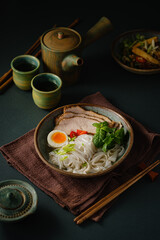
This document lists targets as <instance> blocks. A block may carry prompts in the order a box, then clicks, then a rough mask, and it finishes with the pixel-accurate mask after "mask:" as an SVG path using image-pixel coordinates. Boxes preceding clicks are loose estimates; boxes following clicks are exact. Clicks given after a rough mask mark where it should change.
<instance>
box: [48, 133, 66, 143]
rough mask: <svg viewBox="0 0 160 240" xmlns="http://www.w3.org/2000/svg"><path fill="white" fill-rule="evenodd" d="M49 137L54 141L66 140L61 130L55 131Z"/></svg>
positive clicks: (61, 141)
mask: <svg viewBox="0 0 160 240" xmlns="http://www.w3.org/2000/svg"><path fill="white" fill-rule="evenodd" d="M51 139H52V141H53V142H55V143H63V142H65V141H66V135H65V134H64V133H61V132H55V133H54V134H53V135H52V137H51Z"/></svg>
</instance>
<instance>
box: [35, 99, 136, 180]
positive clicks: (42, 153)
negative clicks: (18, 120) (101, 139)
mask: <svg viewBox="0 0 160 240" xmlns="http://www.w3.org/2000/svg"><path fill="white" fill-rule="evenodd" d="M73 106H79V107H81V108H83V109H84V110H88V111H93V112H95V113H98V114H101V115H104V116H107V117H108V118H110V119H111V120H113V121H115V122H120V123H121V124H122V125H123V128H124V132H125V133H126V135H127V136H128V137H127V140H126V142H125V147H124V152H123V154H122V155H121V156H120V157H119V158H118V159H117V160H116V162H115V163H114V164H113V165H111V166H110V167H108V168H106V169H105V170H103V171H99V172H96V173H86V174H82V173H73V172H67V171H66V170H63V169H60V168H59V167H57V166H56V165H54V164H53V163H51V162H50V161H49V152H50V151H51V148H50V147H49V145H48V142H47V136H48V134H49V133H50V132H51V131H52V130H53V129H54V127H55V119H56V118H57V117H58V116H60V115H61V114H63V110H64V108H66V107H73ZM133 139H134V134H133V129H132V127H131V125H130V123H129V122H128V121H127V120H126V119H125V118H124V117H123V116H122V115H120V114H119V113H117V112H115V111H113V110H111V109H109V108H106V107H101V106H98V105H93V104H86V103H80V104H71V105H66V106H62V107H59V108H57V109H55V110H53V111H51V112H50V113H49V114H47V115H46V116H45V117H44V118H43V119H42V120H41V121H40V122H39V124H38V125H37V127H36V129H35V133H34V145H35V149H36V151H37V153H38V155H39V157H40V159H41V160H42V161H43V162H44V163H45V164H46V165H47V166H49V167H50V168H51V169H53V170H55V171H57V172H58V173H60V174H64V175H69V176H71V177H79V178H89V177H97V176H101V175H103V174H106V173H108V172H110V171H112V170H113V169H115V168H116V167H117V166H119V165H120V164H121V163H122V162H123V161H124V159H125V158H126V157H127V156H128V154H129V152H130V151H131V148H132V145H133Z"/></svg>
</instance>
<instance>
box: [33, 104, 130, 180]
mask: <svg viewBox="0 0 160 240" xmlns="http://www.w3.org/2000/svg"><path fill="white" fill-rule="evenodd" d="M66 106H67V107H68V106H80V107H85V106H89V107H97V108H101V109H104V110H107V111H109V112H112V113H113V114H114V115H115V114H116V115H117V116H118V117H119V118H120V119H122V120H123V121H124V122H125V124H126V126H127V128H128V129H129V133H130V143H129V145H128V148H127V149H126V151H125V153H124V154H123V156H122V157H121V158H120V159H119V160H118V161H117V162H115V163H114V164H113V165H112V167H110V168H108V169H106V170H104V171H101V172H98V173H90V174H78V173H70V172H66V171H64V170H61V169H59V168H56V167H54V165H52V164H51V163H49V162H48V161H47V160H46V159H44V157H43V156H42V154H41V152H40V149H39V146H38V140H37V137H38V133H39V129H40V127H41V125H42V124H43V123H44V121H45V120H46V119H47V118H49V117H50V116H51V115H52V114H53V113H54V112H56V111H59V110H61V109H63V108H64V107H66ZM133 142H134V132H133V128H132V126H131V124H130V123H129V121H128V120H127V119H126V118H125V117H123V116H122V115H121V114H119V113H118V112H116V111H114V110H112V109H110V108H107V107H103V106H100V105H96V104H90V103H77V104H69V105H64V106H61V107H59V108H56V109H54V110H53V111H51V112H50V113H49V114H47V115H46V116H45V117H44V118H42V119H41V121H40V122H39V123H38V125H37V127H36V129H35V132H34V146H35V149H36V152H37V153H38V156H39V157H40V159H41V160H42V161H43V162H44V163H45V164H46V165H47V166H49V167H50V168H52V169H54V170H55V171H57V172H59V173H61V174H63V175H68V176H71V177H77V178H89V177H97V176H101V175H104V174H106V173H108V172H111V171H112V170H113V169H114V168H116V167H117V166H118V165H120V163H122V162H123V161H124V159H126V157H127V156H128V154H129V152H130V151H131V148H132V146H133Z"/></svg>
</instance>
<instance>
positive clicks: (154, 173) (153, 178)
mask: <svg viewBox="0 0 160 240" xmlns="http://www.w3.org/2000/svg"><path fill="white" fill-rule="evenodd" d="M138 167H139V168H140V169H141V170H143V169H145V168H146V167H147V165H146V164H145V163H144V162H141V163H140V164H139V165H138ZM148 176H149V177H150V179H151V181H152V182H153V181H154V180H155V179H156V178H157V177H158V176H159V173H158V172H155V171H150V172H148Z"/></svg>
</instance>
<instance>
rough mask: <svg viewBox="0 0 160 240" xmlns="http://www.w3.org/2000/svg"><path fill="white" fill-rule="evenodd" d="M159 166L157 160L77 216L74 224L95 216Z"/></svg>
mask: <svg viewBox="0 0 160 240" xmlns="http://www.w3.org/2000/svg"><path fill="white" fill-rule="evenodd" d="M158 164H160V160H157V161H156V162H154V163H152V164H151V165H150V166H148V167H146V168H145V169H144V170H142V171H141V172H140V173H138V174H137V175H136V176H134V177H133V178H131V179H130V180H128V181H127V182H125V183H124V184H122V185H121V186H119V187H118V188H116V189H115V190H113V191H112V192H111V193H109V194H108V195H107V196H105V197H104V198H102V199H101V200H99V201H98V202H97V203H95V204H94V205H92V206H91V207H90V208H88V209H87V210H85V211H84V212H82V213H81V214H80V215H79V216H77V217H76V218H75V219H74V222H76V223H77V224H81V223H83V222H84V221H85V220H86V219H88V218H90V217H91V216H92V215H93V214H95V213H96V212H98V211H99V210H100V209H101V208H103V207H104V206H106V205H107V204H108V203H109V202H111V201H112V200H113V199H115V198H116V197H118V196H119V195H120V194H121V193H123V192H124V191H125V190H127V189H128V188H129V187H130V186H132V185H133V184H134V183H136V182H137V181H138V180H139V179H141V178H142V177H143V176H144V175H146V174H147V173H148V172H150V171H151V170H152V169H153V168H154V167H156V166H157V165H158Z"/></svg>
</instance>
